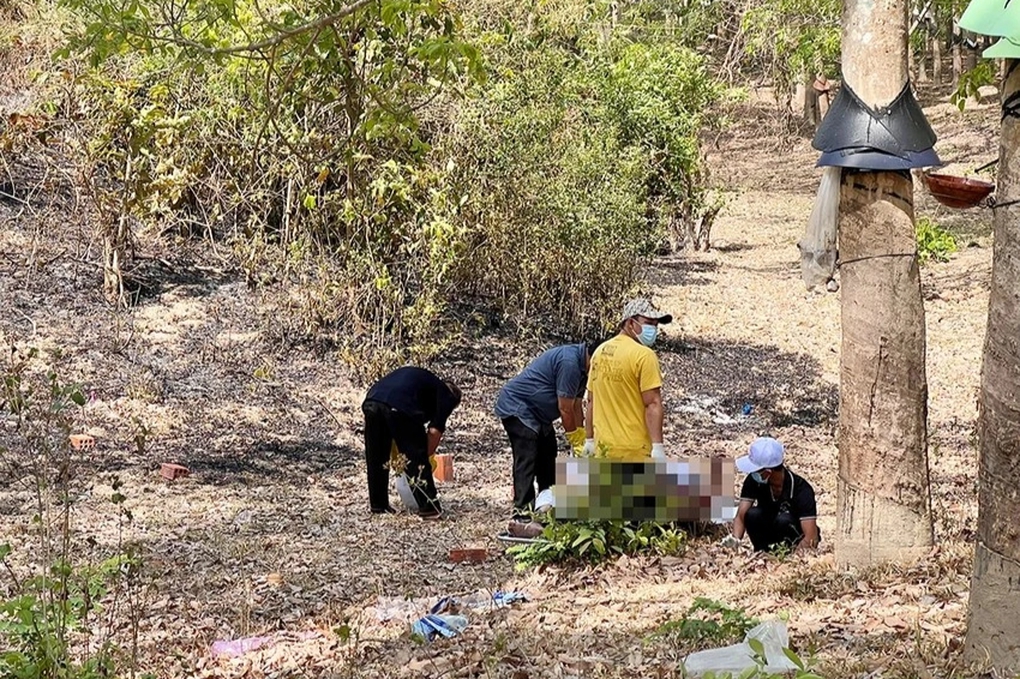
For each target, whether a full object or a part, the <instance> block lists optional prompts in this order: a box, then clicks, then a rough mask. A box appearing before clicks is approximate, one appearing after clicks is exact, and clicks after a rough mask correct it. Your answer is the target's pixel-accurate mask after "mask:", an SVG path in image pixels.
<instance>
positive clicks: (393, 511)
mask: <svg viewBox="0 0 1020 679" xmlns="http://www.w3.org/2000/svg"><path fill="white" fill-rule="evenodd" d="M372 513H373V514H396V513H397V510H396V509H394V508H393V507H390V506H386V507H383V508H381V509H380V508H378V507H372Z"/></svg>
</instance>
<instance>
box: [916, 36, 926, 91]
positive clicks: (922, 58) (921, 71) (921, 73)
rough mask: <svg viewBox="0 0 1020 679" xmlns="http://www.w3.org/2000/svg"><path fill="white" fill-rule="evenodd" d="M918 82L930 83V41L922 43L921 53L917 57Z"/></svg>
mask: <svg viewBox="0 0 1020 679" xmlns="http://www.w3.org/2000/svg"><path fill="white" fill-rule="evenodd" d="M917 82H919V83H926V82H928V39H927V38H925V39H924V40H923V41H922V42H921V53H920V54H918V55H917Z"/></svg>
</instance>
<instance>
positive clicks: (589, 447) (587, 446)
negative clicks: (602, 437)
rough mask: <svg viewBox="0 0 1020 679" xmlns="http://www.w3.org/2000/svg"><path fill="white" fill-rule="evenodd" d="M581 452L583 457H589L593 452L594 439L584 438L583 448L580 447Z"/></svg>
mask: <svg viewBox="0 0 1020 679" xmlns="http://www.w3.org/2000/svg"><path fill="white" fill-rule="evenodd" d="M581 454H583V455H584V456H585V457H591V456H592V455H594V454H595V439H585V440H584V448H582V449H581Z"/></svg>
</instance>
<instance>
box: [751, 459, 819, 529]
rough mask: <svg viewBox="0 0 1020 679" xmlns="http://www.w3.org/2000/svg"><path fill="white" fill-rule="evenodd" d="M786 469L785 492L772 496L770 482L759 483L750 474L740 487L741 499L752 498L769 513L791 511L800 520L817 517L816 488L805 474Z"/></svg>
mask: <svg viewBox="0 0 1020 679" xmlns="http://www.w3.org/2000/svg"><path fill="white" fill-rule="evenodd" d="M784 470H785V474H786V475H785V476H784V478H783V492H782V493H781V494H780V497H779V498H773V497H772V491H771V490H770V486H769V484H767V483H758V482H757V481H755V480H754V479H752V478H751V476H750V475H748V476H747V478H745V479H744V485H743V487H742V488H741V489H740V500H741V501H744V500H751V501H753V502H754V503H755V504H757V506H759V507H761V508H762V509H764V510H765V511H767V512H769V513H775V514H777V513H779V512H780V511H781V510H786V511H789V512H790V513H791V514H793V518H794V519H796V520H798V521H803V520H804V519H814V518H817V517H818V508H817V506H816V504H815V489H814V488H812V487H811V484H810V483H808V482H807V481H805V480H804V477H803V476H798V475H796V474H794V473H793V472H791V471H790V470H789V469H785V468H784Z"/></svg>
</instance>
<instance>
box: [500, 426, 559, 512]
mask: <svg viewBox="0 0 1020 679" xmlns="http://www.w3.org/2000/svg"><path fill="white" fill-rule="evenodd" d="M503 428H504V429H506V434H507V436H509V437H510V449H511V450H512V451H513V460H514V509H515V510H516V513H517V517H518V518H524V516H525V514H526V512H528V511H529V510H530V509H532V503H533V502H534V501H535V482H536V481H537V482H538V491H539V492H542V491H543V490H545V489H547V488H551V487H552V486H553V485H555V483H556V432H555V431H554V430H553V427H552V425H551V424H550V425H545V426H542V427H541V428H540V429H539V431H537V432H536V431H534V430H533V429H531V428H529V427H528V426H527V425H525V424H524V423H523V422H521V421H520V420H519V419H517V418H516V417H508V418H506V419H504V420H503Z"/></svg>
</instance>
